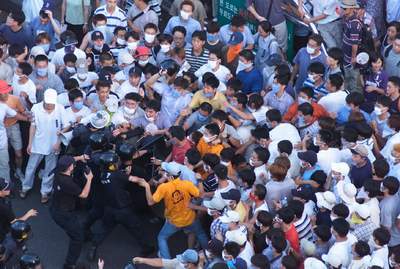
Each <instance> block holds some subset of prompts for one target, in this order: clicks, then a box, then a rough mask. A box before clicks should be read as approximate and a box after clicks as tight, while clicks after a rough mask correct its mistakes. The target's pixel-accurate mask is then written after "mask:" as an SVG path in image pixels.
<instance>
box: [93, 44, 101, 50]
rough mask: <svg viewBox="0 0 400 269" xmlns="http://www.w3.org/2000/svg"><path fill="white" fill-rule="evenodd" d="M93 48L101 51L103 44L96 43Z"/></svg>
mask: <svg viewBox="0 0 400 269" xmlns="http://www.w3.org/2000/svg"><path fill="white" fill-rule="evenodd" d="M93 48H94V49H95V50H98V51H101V50H102V49H103V45H101V46H97V45H94V46H93Z"/></svg>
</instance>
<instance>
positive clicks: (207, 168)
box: [203, 164, 211, 172]
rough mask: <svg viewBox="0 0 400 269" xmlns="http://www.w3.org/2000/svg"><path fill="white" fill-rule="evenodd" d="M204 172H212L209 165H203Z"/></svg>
mask: <svg viewBox="0 0 400 269" xmlns="http://www.w3.org/2000/svg"><path fill="white" fill-rule="evenodd" d="M203 170H204V171H205V172H210V170H211V168H210V166H208V165H207V164H204V165H203Z"/></svg>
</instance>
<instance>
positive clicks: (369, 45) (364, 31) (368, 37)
mask: <svg viewBox="0 0 400 269" xmlns="http://www.w3.org/2000/svg"><path fill="white" fill-rule="evenodd" d="M361 24H362V28H361V33H360V35H361V42H360V45H359V46H358V51H357V54H358V53H361V52H366V53H368V54H369V53H370V52H373V51H375V43H374V38H373V37H372V32H371V30H370V29H369V27H368V25H366V24H365V23H363V22H361Z"/></svg>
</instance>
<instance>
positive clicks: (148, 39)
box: [144, 33, 156, 43]
mask: <svg viewBox="0 0 400 269" xmlns="http://www.w3.org/2000/svg"><path fill="white" fill-rule="evenodd" d="M155 38H156V35H152V34H146V33H144V41H146V42H147V43H153V42H154V39H155Z"/></svg>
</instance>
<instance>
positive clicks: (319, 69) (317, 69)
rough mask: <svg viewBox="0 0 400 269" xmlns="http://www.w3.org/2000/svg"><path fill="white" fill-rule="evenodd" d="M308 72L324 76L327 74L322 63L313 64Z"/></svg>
mask: <svg viewBox="0 0 400 269" xmlns="http://www.w3.org/2000/svg"><path fill="white" fill-rule="evenodd" d="M307 69H308V71H309V72H311V73H315V74H319V75H324V74H325V66H324V64H323V63H320V62H313V63H311V64H310V65H309V66H308V68H307Z"/></svg>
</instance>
